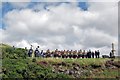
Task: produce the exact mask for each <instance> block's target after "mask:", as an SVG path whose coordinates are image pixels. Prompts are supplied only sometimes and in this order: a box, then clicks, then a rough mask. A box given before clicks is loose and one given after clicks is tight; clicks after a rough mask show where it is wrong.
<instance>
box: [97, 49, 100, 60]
mask: <svg viewBox="0 0 120 80" xmlns="http://www.w3.org/2000/svg"><path fill="white" fill-rule="evenodd" d="M97 56H98V58H100V52H99V50H98V51H97Z"/></svg>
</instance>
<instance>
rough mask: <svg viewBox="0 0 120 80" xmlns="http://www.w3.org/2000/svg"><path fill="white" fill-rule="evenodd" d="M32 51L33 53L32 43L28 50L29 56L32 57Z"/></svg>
mask: <svg viewBox="0 0 120 80" xmlns="http://www.w3.org/2000/svg"><path fill="white" fill-rule="evenodd" d="M32 53H33V49H32V45H31V48H30V49H29V51H28V57H32Z"/></svg>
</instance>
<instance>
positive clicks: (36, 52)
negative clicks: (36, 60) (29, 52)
mask: <svg viewBox="0 0 120 80" xmlns="http://www.w3.org/2000/svg"><path fill="white" fill-rule="evenodd" d="M38 48H39V46H38V47H37V48H36V50H35V52H34V55H35V57H39V50H38Z"/></svg>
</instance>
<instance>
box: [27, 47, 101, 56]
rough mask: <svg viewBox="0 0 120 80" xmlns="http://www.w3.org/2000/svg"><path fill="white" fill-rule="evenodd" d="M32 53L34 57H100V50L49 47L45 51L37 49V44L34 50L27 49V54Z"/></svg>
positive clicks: (30, 54)
mask: <svg viewBox="0 0 120 80" xmlns="http://www.w3.org/2000/svg"><path fill="white" fill-rule="evenodd" d="M33 53H34V56H35V57H45V58H48V57H54V58H100V52H99V50H97V51H94V52H93V51H91V50H89V51H87V52H86V51H85V50H81V49H80V50H74V51H73V50H58V49H56V50H55V51H50V50H49V49H48V50H47V51H45V52H44V51H43V50H41V51H39V46H38V47H37V48H36V49H35V51H34V50H33V49H32V47H31V48H30V49H29V50H28V56H29V57H31V56H32V54H33Z"/></svg>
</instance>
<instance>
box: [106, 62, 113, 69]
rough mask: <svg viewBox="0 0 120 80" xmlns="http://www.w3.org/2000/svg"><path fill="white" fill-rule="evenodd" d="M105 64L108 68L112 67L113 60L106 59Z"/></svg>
mask: <svg viewBox="0 0 120 80" xmlns="http://www.w3.org/2000/svg"><path fill="white" fill-rule="evenodd" d="M105 66H106V67H107V68H109V67H112V66H113V60H108V61H106V63H105Z"/></svg>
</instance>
